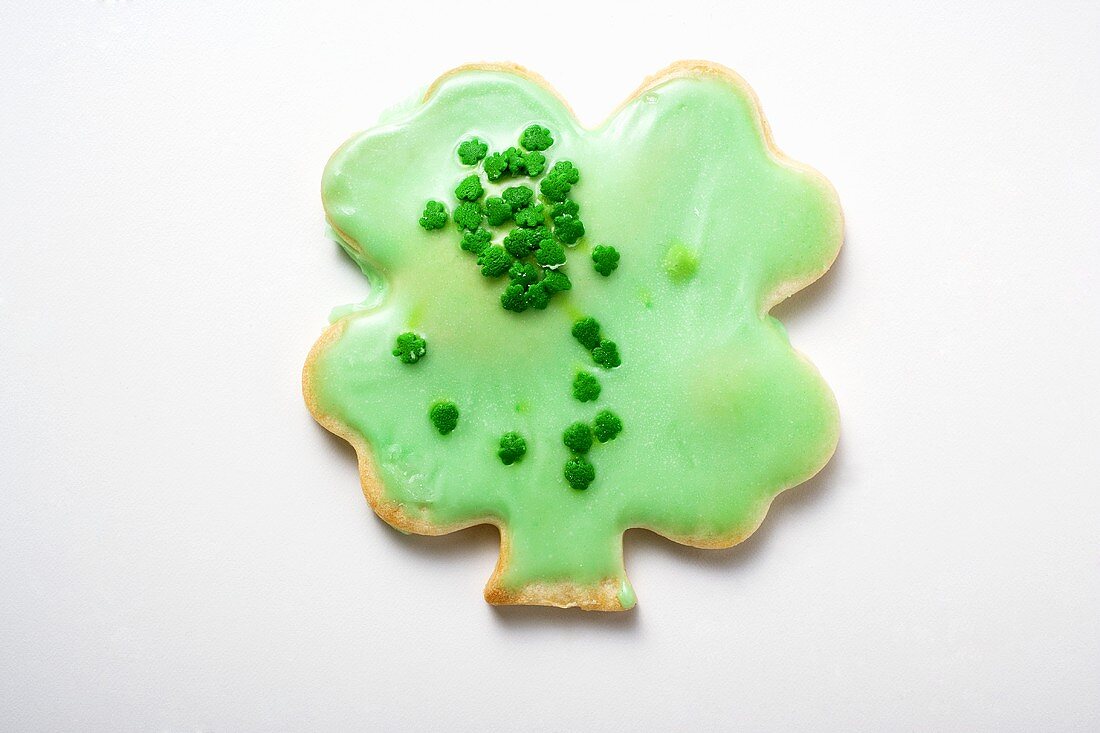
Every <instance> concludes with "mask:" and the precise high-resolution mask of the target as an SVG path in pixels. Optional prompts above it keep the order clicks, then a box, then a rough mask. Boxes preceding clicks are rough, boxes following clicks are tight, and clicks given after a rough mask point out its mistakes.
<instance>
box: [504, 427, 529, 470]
mask: <svg viewBox="0 0 1100 733" xmlns="http://www.w3.org/2000/svg"><path fill="white" fill-rule="evenodd" d="M526 453H527V441H526V440H524V439H523V436H522V435H520V434H519V433H505V434H504V435H502V436H500V448H499V449H498V450H497V456H499V457H500V462H501V463H503V464H504V465H505V466H511V465H512V464H513V463H515V462H517V461H520V460H522V459H523V456H524V455H525V454H526Z"/></svg>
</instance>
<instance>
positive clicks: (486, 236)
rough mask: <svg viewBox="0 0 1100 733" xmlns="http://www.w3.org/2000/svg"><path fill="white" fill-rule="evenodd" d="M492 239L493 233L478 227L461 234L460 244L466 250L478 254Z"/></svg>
mask: <svg viewBox="0 0 1100 733" xmlns="http://www.w3.org/2000/svg"><path fill="white" fill-rule="evenodd" d="M492 239H493V235H492V234H490V233H489V232H488V230H485V229H482V228H481V227H478V228H477V229H475V230H474V231H472V232H466V233H464V234H463V235H462V244H461V245H460V246H461V247H462V249H464V250H466V251H467V252H472V253H473V254H475V255H479V254H481V253H482V252H484V251H485V250H486V249H487V248H488V246H489V242H491V241H492Z"/></svg>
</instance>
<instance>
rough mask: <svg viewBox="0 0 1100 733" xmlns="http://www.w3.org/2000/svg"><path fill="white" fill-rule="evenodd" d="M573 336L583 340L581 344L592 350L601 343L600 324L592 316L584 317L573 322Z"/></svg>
mask: <svg viewBox="0 0 1100 733" xmlns="http://www.w3.org/2000/svg"><path fill="white" fill-rule="evenodd" d="M573 338H575V339H577V341H580V342H581V346H583V347H584V348H586V349H588V350H589V351H591V350H592V349H595V348H596V347H597V346H599V345H600V324H599V322H598V321H597V320H596V319H595V318H592V317H591V316H588V317H587V318H582V319H580V320H579V321H577V322H576V323H574V324H573Z"/></svg>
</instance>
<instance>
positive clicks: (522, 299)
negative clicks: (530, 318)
mask: <svg viewBox="0 0 1100 733" xmlns="http://www.w3.org/2000/svg"><path fill="white" fill-rule="evenodd" d="M500 304H501V306H503V307H504V310H506V311H512V312H514V313H522V312H523V311H525V310H527V292H526V291H525V290H524V287H523V285H522V284H520V283H516V282H514V283H511V284H510V285H508V287H506V288H504V292H503V293H501V294H500Z"/></svg>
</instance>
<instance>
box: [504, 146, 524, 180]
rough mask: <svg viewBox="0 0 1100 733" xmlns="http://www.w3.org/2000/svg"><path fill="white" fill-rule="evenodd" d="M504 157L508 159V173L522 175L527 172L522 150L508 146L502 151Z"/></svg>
mask: <svg viewBox="0 0 1100 733" xmlns="http://www.w3.org/2000/svg"><path fill="white" fill-rule="evenodd" d="M504 157H505V159H506V160H507V161H508V175H510V176H522V175H523V174H524V173H526V172H527V166H526V165H525V162H526V161H525V160H524V155H523V152H522V151H520V150H519V149H518V148H508V149H507V150H505V151H504Z"/></svg>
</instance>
